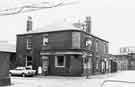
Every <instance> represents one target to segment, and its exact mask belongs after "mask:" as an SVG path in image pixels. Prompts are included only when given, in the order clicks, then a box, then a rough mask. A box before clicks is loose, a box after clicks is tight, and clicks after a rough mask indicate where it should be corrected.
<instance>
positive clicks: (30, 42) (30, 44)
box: [26, 38, 32, 49]
mask: <svg viewBox="0 0 135 87" xmlns="http://www.w3.org/2000/svg"><path fill="white" fill-rule="evenodd" d="M26 48H27V49H32V40H31V38H29V39H27V40H26Z"/></svg>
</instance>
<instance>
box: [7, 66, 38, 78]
mask: <svg viewBox="0 0 135 87" xmlns="http://www.w3.org/2000/svg"><path fill="white" fill-rule="evenodd" d="M9 73H10V75H21V76H23V77H25V76H33V75H35V74H36V70H32V68H31V67H16V68H15V69H13V70H9Z"/></svg>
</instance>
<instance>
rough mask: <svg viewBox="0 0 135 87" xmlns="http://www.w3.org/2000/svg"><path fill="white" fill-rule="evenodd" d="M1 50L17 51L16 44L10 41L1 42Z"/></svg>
mask: <svg viewBox="0 0 135 87" xmlns="http://www.w3.org/2000/svg"><path fill="white" fill-rule="evenodd" d="M0 51H1V52H14V53H15V52H16V46H15V45H13V44H9V43H0Z"/></svg>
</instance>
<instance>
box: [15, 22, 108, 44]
mask: <svg viewBox="0 0 135 87" xmlns="http://www.w3.org/2000/svg"><path fill="white" fill-rule="evenodd" d="M69 30H76V31H80V32H84V33H86V32H85V31H83V30H82V29H81V28H78V27H76V26H75V25H74V23H71V22H54V23H52V24H50V25H48V26H45V27H43V28H38V29H36V30H32V31H29V32H25V33H22V34H18V35H27V34H37V33H44V32H56V31H69ZM87 34H89V33H87ZM89 35H91V34H89ZM91 36H93V37H95V38H98V39H100V40H103V41H105V42H108V41H106V40H104V39H101V38H99V37H97V36H94V35H91Z"/></svg>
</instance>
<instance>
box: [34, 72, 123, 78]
mask: <svg viewBox="0 0 135 87" xmlns="http://www.w3.org/2000/svg"><path fill="white" fill-rule="evenodd" d="M119 73H120V72H116V73H105V74H98V75H90V76H89V78H88V79H106V78H110V77H113V76H116V75H117V74H119ZM34 78H44V79H45V78H46V79H87V78H86V76H78V77H77V76H42V75H36V76H34Z"/></svg>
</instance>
